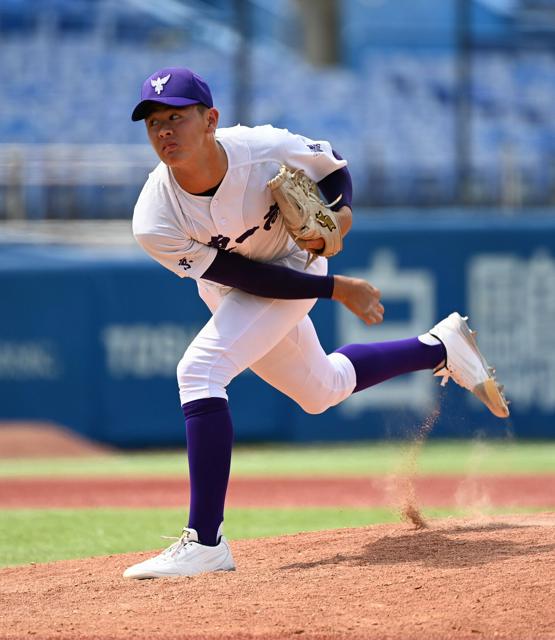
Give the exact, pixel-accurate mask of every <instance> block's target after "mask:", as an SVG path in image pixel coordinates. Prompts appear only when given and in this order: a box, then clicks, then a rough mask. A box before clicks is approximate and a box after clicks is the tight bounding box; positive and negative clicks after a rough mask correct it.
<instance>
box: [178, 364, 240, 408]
mask: <svg viewBox="0 0 555 640" xmlns="http://www.w3.org/2000/svg"><path fill="white" fill-rule="evenodd" d="M177 384H178V386H179V397H180V400H181V404H184V403H185V402H190V401H191V400H198V399H200V398H212V397H215V398H227V394H226V391H225V388H226V386H227V385H228V384H229V379H228V378H227V376H226V375H225V373H224V372H222V371H218V368H217V367H215V366H213V364H212V363H211V362H210V361H209V359H206V358H204V359H203V360H200V359H198V358H195V357H191V356H190V355H188V354H187V352H185V355H184V356H183V358H181V360H180V361H179V363H178V365H177Z"/></svg>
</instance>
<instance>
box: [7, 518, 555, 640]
mask: <svg viewBox="0 0 555 640" xmlns="http://www.w3.org/2000/svg"><path fill="white" fill-rule="evenodd" d="M430 524H431V526H430V528H428V529H424V530H420V531H415V530H412V529H411V528H410V527H409V526H408V525H404V524H399V525H394V526H391V525H387V526H386V525H379V526H373V527H366V528H359V529H342V530H336V531H328V532H317V533H302V534H297V535H293V536H285V537H279V538H271V539H259V540H243V541H237V542H234V543H233V551H234V555H235V560H236V563H237V571H236V572H231V573H216V574H207V575H202V576H197V577H196V578H175V579H165V580H149V581H126V580H124V579H123V578H122V577H121V573H122V571H123V570H124V569H125V567H127V566H128V565H129V564H131V563H133V562H137V561H139V560H141V559H143V558H145V557H147V556H148V555H150V554H148V553H138V554H137V553H134V554H126V555H118V556H110V557H103V558H89V559H84V560H75V561H69V562H68V561H64V562H56V563H52V564H43V565H26V566H23V567H16V568H8V569H4V570H2V571H0V584H1V595H2V618H1V622H0V638H2V639H6V640H7V639H10V640H16V639H21V638H29V637H33V638H41V639H43V638H44V639H45V640H46V639H53V638H56V639H61V638H64V639H66V640H74V639H75V640H77V639H80V640H101V639H102V640H108V639H109V638H116V639H123V638H125V639H128V638H129V639H131V638H133V639H135V638H137V639H141V640H142V639H145V640H146V639H147V638H160V639H161V638H164V639H174V640H176V639H178V638H179V639H185V638H187V639H208V638H211V639H219V638H237V639H241V638H245V639H246V638H252V639H256V640H270V639H271V640H278V639H281V638H311V639H316V638H318V639H323V638H338V639H349V640H351V639H352V640H354V639H357V640H358V639H362V638H390V639H396V640H397V639H401V638H415V639H424V638H426V639H430V638H431V639H438V640H439V639H440V638H441V639H451V638H457V639H461V638H492V639H493V638H495V639H499V638H504V639H506V638H511V639H517V638H518V639H524V638H538V639H540V638H541V639H544V638H555V617H554V609H553V593H554V589H555V514H553V513H550V514H542V515H537V514H536V515H533V516H511V517H507V516H504V517H498V518H493V519H491V518H490V519H489V520H488V521H475V522H470V521H461V520H443V521H436V522H433V521H432V522H431V523H430Z"/></svg>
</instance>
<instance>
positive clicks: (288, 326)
mask: <svg viewBox="0 0 555 640" xmlns="http://www.w3.org/2000/svg"><path fill="white" fill-rule="evenodd" d="M317 262H323V261H317ZM201 296H202V298H203V300H204V301H205V302H206V303H207V305H208V307H209V308H210V310H211V311H212V313H213V316H212V318H211V319H210V320H209V321H208V322H207V323H206V325H205V326H204V327H203V328H202V329H201V331H200V332H199V333H198V335H197V336H196V337H195V339H194V340H193V342H191V344H190V345H189V347H188V348H187V350H186V351H185V354H184V355H183V358H182V359H181V360H180V362H179V364H178V366H177V379H178V383H179V396H180V400H181V404H182V405H183V404H185V403H186V402H190V401H191V400H199V399H201V398H214V397H215V398H226V399H227V393H226V387H227V385H228V384H229V383H230V382H231V380H232V379H233V378H234V377H235V376H236V375H238V374H239V373H241V371H244V370H245V369H247V368H250V369H251V370H252V371H253V372H254V373H256V374H257V375H258V376H259V377H260V378H262V379H263V380H265V381H266V382H267V383H268V384H270V385H272V386H273V387H275V388H276V389H278V390H279V391H281V392H283V393H284V394H286V395H287V396H289V397H290V398H291V399H293V400H294V401H295V402H297V403H298V404H299V405H300V406H301V407H302V408H303V409H304V410H305V411H306V412H307V413H322V412H323V411H325V410H326V409H328V408H329V407H332V406H334V405H336V404H338V403H339V402H341V401H342V400H344V399H345V398H347V397H349V396H350V395H351V393H352V392H353V389H354V388H355V385H356V375H355V370H354V367H353V365H352V364H351V361H350V360H349V359H348V358H347V357H346V356H344V355H342V354H340V353H331V354H330V355H326V353H325V352H324V350H323V349H322V346H321V345H320V341H319V340H318V336H317V335H316V331H315V329H314V325H313V324H312V321H311V320H310V318H309V317H308V315H307V314H308V312H309V311H310V309H311V308H312V307H313V306H314V304H315V303H316V300H275V299H271V298H260V297H257V296H252V295H250V294H248V293H244V292H243V291H240V290H238V289H232V290H231V291H230V292H229V293H227V294H226V295H222V294H221V293H220V292H219V290H216V289H213V290H210V291H206V290H204V291H201Z"/></svg>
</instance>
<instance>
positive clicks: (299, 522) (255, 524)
mask: <svg viewBox="0 0 555 640" xmlns="http://www.w3.org/2000/svg"><path fill="white" fill-rule="evenodd" d="M519 511H520V512H523V511H540V509H533V510H532V509H528V510H523V509H520V510H519ZM492 512H495V513H502V512H503V510H500V509H496V510H495V511H492ZM505 512H507V510H505ZM511 512H512V513H514V512H515V509H511ZM423 513H424V515H425V516H427V517H447V516H450V515H465V512H463V511H460V510H458V511H457V510H454V509H424V510H423ZM185 515H186V514H185V513H184V511H183V510H182V509H51V510H32V509H14V510H8V511H3V512H2V514H1V518H0V567H1V566H8V565H16V564H25V563H31V562H37V563H39V562H50V561H53V560H64V559H70V558H85V557H90V556H98V555H109V554H112V553H127V552H132V551H142V550H150V549H161V548H163V547H165V546H167V545H169V544H170V543H171V542H170V541H167V540H162V539H161V538H160V535H178V534H179V533H180V529H181V527H182V526H183V523H184V522H185ZM398 521H399V516H398V514H397V513H396V512H395V511H393V510H392V509H385V508H334V507H314V508H302V509H258V508H257V509H228V510H227V511H226V535H227V536H228V537H229V538H230V539H238V538H258V537H265V536H277V535H285V534H291V533H298V532H300V531H317V530H324V529H339V528H344V527H359V526H364V525H370V524H376V523H385V522H398Z"/></svg>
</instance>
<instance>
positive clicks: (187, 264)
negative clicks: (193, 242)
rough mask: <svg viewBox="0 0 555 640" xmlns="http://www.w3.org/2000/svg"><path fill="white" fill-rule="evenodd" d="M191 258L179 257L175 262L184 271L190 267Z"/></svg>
mask: <svg viewBox="0 0 555 640" xmlns="http://www.w3.org/2000/svg"><path fill="white" fill-rule="evenodd" d="M191 262H193V261H192V260H188V259H187V258H181V260H180V261H179V262H178V263H177V264H178V265H179V266H180V267H183V269H184V270H185V271H187V269H190V268H191Z"/></svg>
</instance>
